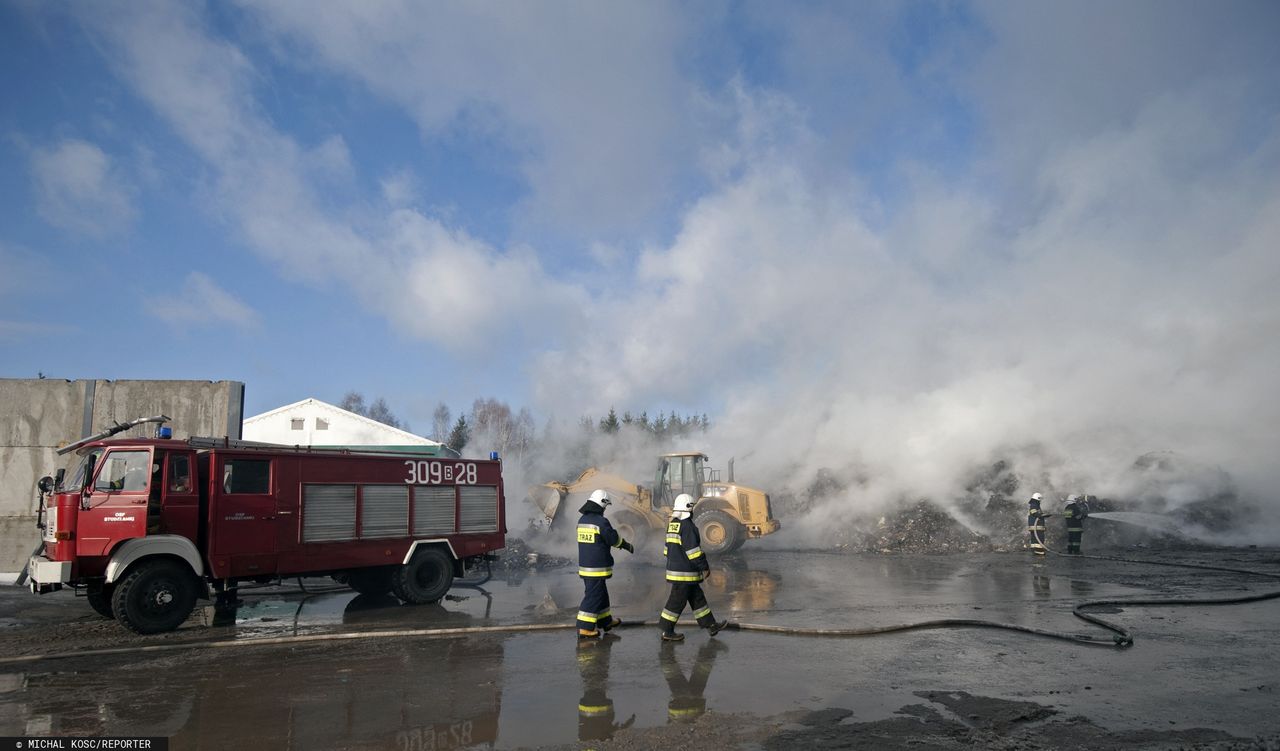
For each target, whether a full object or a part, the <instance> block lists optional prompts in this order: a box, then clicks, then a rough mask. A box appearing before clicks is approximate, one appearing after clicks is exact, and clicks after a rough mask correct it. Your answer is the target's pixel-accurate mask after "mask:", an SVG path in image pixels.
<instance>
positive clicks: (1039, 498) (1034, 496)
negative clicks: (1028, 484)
mask: <svg viewBox="0 0 1280 751" xmlns="http://www.w3.org/2000/svg"><path fill="white" fill-rule="evenodd" d="M1042 498H1044V496H1042V495H1040V494H1039V493H1032V494H1031V500H1033V501H1038V500H1041V499H1042Z"/></svg>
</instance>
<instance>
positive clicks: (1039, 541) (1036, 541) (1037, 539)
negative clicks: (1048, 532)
mask: <svg viewBox="0 0 1280 751" xmlns="http://www.w3.org/2000/svg"><path fill="white" fill-rule="evenodd" d="M1027 531H1028V532H1030V534H1031V544H1030V547H1031V552H1032V553H1033V554H1035V555H1044V554H1045V547H1044V527H1031V528H1030V529H1028V530H1027Z"/></svg>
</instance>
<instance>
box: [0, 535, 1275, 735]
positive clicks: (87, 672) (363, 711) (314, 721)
mask: <svg viewBox="0 0 1280 751" xmlns="http://www.w3.org/2000/svg"><path fill="white" fill-rule="evenodd" d="M1108 552H1113V553H1123V554H1124V555H1127V556H1130V557H1139V558H1140V557H1146V558H1151V559H1153V560H1160V559H1163V560H1170V561H1181V562H1203V563H1208V564H1211V565H1222V566H1228V567H1235V568H1248V569H1255V570H1264V571H1271V572H1275V573H1280V551H1277V550H1256V549H1251V550H1239V549H1230V550H1212V551H1206V550H1196V551H1194V552H1192V551H1187V552H1183V553H1179V552H1177V551H1160V552H1152V551H1132V550H1130V551H1108ZM714 563H715V573H714V575H713V577H712V579H711V580H710V581H709V582H708V584H707V587H706V589H707V594H708V598H709V600H710V602H711V605H712V607H713V608H714V609H715V612H716V614H717V616H718V617H727V618H728V619H729V620H731V621H736V622H739V623H759V624H773V625H788V626H797V627H804V628H812V627H818V628H823V627H826V628H856V627H864V626H877V625H888V624H895V623H906V622H914V621H922V620H930V619H937V618H948V617H958V618H986V619H991V620H996V621H1004V622H1011V623H1020V624H1026V625H1031V626H1036V627H1040V628H1047V629H1054V630H1060V631H1064V632H1070V633H1103V632H1100V631H1098V630H1097V629H1095V628H1094V627H1092V626H1090V625H1088V624H1086V623H1084V622H1083V621H1080V620H1079V619H1076V618H1074V617H1073V616H1072V615H1071V607H1072V604H1073V603H1075V602H1078V601H1080V600H1082V599H1098V598H1111V597H1118V598H1125V597H1132V598H1139V597H1151V596H1153V595H1156V596H1173V597H1194V596H1211V597H1228V596H1232V595H1244V594H1248V593H1251V592H1262V591H1268V590H1275V589H1280V581H1277V580H1267V579H1257V578H1250V577H1242V576H1236V575H1232V574H1219V573H1211V572H1202V571H1194V570H1189V569H1178V568H1162V567H1158V566H1153V565H1142V564H1130V563H1116V562H1108V561H1096V560H1083V559H1071V558H1065V557H1050V558H1048V559H1046V560H1043V561H1033V560H1030V559H1029V558H1028V556H1026V555H1025V554H1015V553H1009V554H963V555H946V556H926V555H900V556H861V555H839V554H830V553H820V552H797V551H766V550H755V549H751V548H748V549H747V550H746V551H745V552H744V553H743V554H740V555H735V556H732V557H729V558H726V559H724V560H721V561H716V562H714ZM617 570H618V572H619V573H618V575H616V576H615V577H614V579H613V580H612V581H611V583H610V592H611V594H612V597H613V601H614V613H615V615H618V616H620V617H622V618H623V619H627V620H635V621H638V620H648V621H652V620H654V619H655V618H656V615H657V613H658V611H659V610H660V609H661V607H662V603H663V600H664V599H665V596H666V585H665V584H664V583H663V582H662V571H661V565H660V562H659V561H658V560H638V559H624V560H622V561H620V562H619V565H618V567H617ZM306 585H307V587H308V589H311V590H313V593H312V594H307V593H303V592H299V591H297V589H296V587H295V588H264V589H259V590H256V591H252V592H246V593H245V596H244V598H243V599H244V604H243V606H242V607H240V608H239V609H238V610H237V611H236V612H235V613H234V614H231V615H230V617H228V616H227V614H222V615H218V616H215V614H214V613H213V612H212V609H208V610H205V611H200V612H198V613H197V615H196V616H195V617H193V618H192V619H191V620H190V621H189V622H188V623H187V624H186V625H185V626H184V627H183V628H181V629H179V630H178V631H177V632H174V633H172V634H166V635H163V636H159V637H138V636H132V635H127V634H124V633H123V632H122V631H121V629H120V627H119V626H118V625H117V624H115V623H114V622H113V621H107V620H103V619H100V618H98V617H97V616H96V615H94V614H93V612H92V611H91V610H90V609H89V607H88V605H87V604H86V603H85V602H84V600H82V599H78V598H75V597H73V596H72V595H71V594H70V593H66V592H62V593H56V594H52V595H46V596H43V597H37V596H35V595H31V594H29V593H27V592H26V591H25V590H21V589H18V588H16V587H3V588H0V659H3V658H5V657H15V656H23V655H28V656H30V655H50V654H66V653H72V652H79V651H83V650H92V649H102V648H118V647H132V646H149V645H156V644H190V645H192V646H191V648H183V649H175V650H168V651H153V652H141V653H132V654H115V655H101V656H83V655H81V656H74V657H64V658H59V659H41V660H36V661H28V662H5V663H0V736H14V735H29V736H47V735H77V736H165V737H168V738H169V739H170V748H175V749H222V748H227V749H231V748H237V749H239V748H287V749H318V748H349V749H403V750H405V751H411V750H415V749H416V750H421V751H428V750H434V749H454V748H472V747H475V748H529V747H539V748H564V749H582V748H602V749H647V748H664V749H671V748H680V747H685V746H689V747H693V748H744V749H798V748H805V749H837V748H871V749H961V748H993V749H1041V748H1046V749H1047V748H1068V749H1131V748H1134V749H1136V748H1142V749H1147V748H1159V749H1164V748H1196V749H1251V748H1265V749H1280V692H1277V687H1278V686H1280V658H1278V657H1277V655H1276V649H1277V647H1278V646H1280V600H1270V601H1265V602H1259V603H1253V604H1243V605H1231V606H1183V607H1143V608H1127V609H1123V610H1121V609H1114V610H1115V612H1112V613H1110V614H1108V615H1105V616H1104V617H1107V618H1110V619H1114V620H1115V621H1117V622H1120V623H1123V624H1124V625H1126V626H1128V627H1130V628H1132V629H1133V631H1134V634H1135V637H1136V643H1135V644H1134V646H1133V647H1131V648H1127V649H1119V648H1115V647H1096V646H1087V645H1082V644H1077V643H1072V642H1068V641H1059V640H1054V639H1049V638H1044V637H1037V636H1032V635H1026V634H1020V633H1015V632H1009V631H998V630H989V629H972V628H965V629H959V628H957V629H943V630H927V631H914V632H907V633H899V634H891V635H883V636H875V637H864V638H819V637H796V636H782V635H773V634H764V633H752V632H745V631H726V632H724V633H722V634H720V635H719V636H717V637H714V638H711V637H708V636H707V634H706V633H705V632H702V631H699V630H698V629H696V628H694V627H692V626H689V625H684V624H682V626H681V628H682V630H684V631H685V632H686V633H687V635H688V638H687V640H686V641H685V642H684V643H681V644H674V645H672V644H663V643H661V642H660V641H659V639H658V634H657V630H656V628H653V627H628V628H623V629H620V630H619V632H618V635H617V636H615V637H610V638H608V639H606V640H603V641H593V642H586V643H579V642H578V641H577V640H576V639H575V637H574V634H573V632H572V631H570V630H563V631H549V632H536V633H512V634H490V635H481V636H459V637H450V638H423V637H412V638H404V637H401V638H388V637H376V638H366V639H358V640H343V641H322V642H312V643H298V644H289V643H286V644H283V645H276V646H265V645H245V646H241V647H234V648H206V647H200V646H198V645H199V644H202V643H207V642H211V641H227V640H242V641H245V642H248V641H250V640H252V639H254V638H262V637H281V636H292V635H306V634H328V633H347V632H359V631H365V632H367V631H380V630H386V629H407V628H434V627H467V626H494V625H508V624H524V623H538V624H556V623H563V624H568V623H569V622H570V621H571V620H572V618H573V614H574V613H575V612H576V610H577V604H578V599H579V597H580V596H581V584H580V582H579V580H578V579H577V577H576V575H575V572H574V571H573V569H570V568H552V569H544V570H537V571H528V572H520V571H515V572H506V573H504V574H503V577H502V578H495V579H493V580H491V581H489V582H488V583H486V584H485V585H484V586H483V588H481V589H474V588H464V587H457V588H455V589H454V590H453V591H452V592H451V593H450V596H449V598H448V599H447V600H445V601H443V602H442V603H441V604H440V605H438V606H425V607H407V606H402V605H400V604H398V603H397V602H396V601H395V600H394V599H390V598H383V597H367V596H363V595H361V596H357V595H355V594H354V593H352V592H350V591H348V590H337V591H332V587H331V586H329V585H331V583H327V582H326V581H323V580H308V581H307V582H306ZM326 588H328V589H330V590H331V591H318V590H322V589H326Z"/></svg>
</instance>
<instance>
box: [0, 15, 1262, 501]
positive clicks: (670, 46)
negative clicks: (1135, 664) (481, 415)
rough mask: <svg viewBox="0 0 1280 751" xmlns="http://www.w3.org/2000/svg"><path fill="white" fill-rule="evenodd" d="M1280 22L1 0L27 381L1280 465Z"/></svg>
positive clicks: (0, 82)
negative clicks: (704, 421) (1161, 451)
mask: <svg viewBox="0 0 1280 751" xmlns="http://www.w3.org/2000/svg"><path fill="white" fill-rule="evenodd" d="M1277 32H1280V9H1278V8H1277V6H1276V4H1275V3H1270V2H1242V1H1239V2H1227V3H1220V4H1213V5H1212V6H1210V5H1207V4H1203V3H1195V2H1173V3H1170V2H1129V3H1124V4H1120V5H1116V4H1113V3H1103V2H1086V3H1071V4H1061V3H1059V4H1049V3H1034V2H1033V3H1001V2H991V3H987V2H976V3H965V2H907V3H855V4H849V3H821V2H807V3H799V4H785V5H780V4H776V3H767V2H723V3H714V2H713V3H686V4H667V3H644V4H634V3H551V4H538V5H530V4H514V3H511V4H503V3H485V4H481V3H477V4H466V5H462V6H455V5H434V4H425V5H419V4H414V3H399V2H384V3H360V4H350V5H339V4H321V5H316V4H314V3H309V2H301V0H297V1H283V0H282V1H281V2H275V3H271V4H265V5H264V4H251V3H243V2H232V3H213V4H205V3H164V2H132V3H93V4H72V3H36V2H14V1H12V0H9V1H6V2H0V163H3V165H4V169H3V170H0V375H2V376H4V377H33V376H35V374H36V373H37V372H43V373H45V374H46V375H48V376H51V377H64V378H87V377H97V378H207V379H222V378H228V379H236V380H241V381H244V382H245V383H246V386H247V397H246V401H247V404H246V408H247V410H248V411H249V412H250V413H255V412H259V411H265V410H268V409H271V408H274V407H276V406H279V405H281V404H284V403H288V402H291V401H295V400H298V399H302V398H305V397H309V396H314V397H317V398H320V399H325V400H329V401H336V400H338V399H339V398H340V397H341V396H342V394H343V393H344V392H345V391H347V390H351V389H356V390H360V391H362V392H364V393H365V394H366V395H368V396H370V397H373V396H383V397H385V398H386V399H387V400H388V402H389V403H390V404H391V406H392V408H393V409H394V410H395V411H396V412H397V413H398V414H400V415H401V416H402V417H403V418H405V419H407V420H408V421H409V422H410V423H411V424H412V426H413V427H414V428H416V429H419V430H426V429H427V428H428V426H429V425H430V415H431V410H432V409H433V407H434V406H435V405H436V404H437V403H438V402H440V401H443V402H445V403H446V404H448V405H449V406H450V407H452V408H453V409H454V411H455V414H456V413H457V412H458V411H460V410H462V409H465V408H466V407H467V406H468V405H469V404H470V402H471V400H472V399H475V398H478V397H496V398H499V399H503V400H506V401H508V402H510V403H511V404H512V405H513V406H517V407H518V406H526V405H527V406H530V407H531V408H533V409H534V411H535V413H536V414H538V415H539V417H540V418H542V419H545V418H548V417H555V418H559V419H566V420H569V421H573V420H576V418H577V416H579V415H581V414H585V413H589V414H596V415H599V414H603V413H604V412H605V411H607V410H608V408H609V407H610V406H614V407H616V408H617V409H618V410H619V411H622V410H627V409H630V410H635V411H639V410H640V409H648V410H650V411H651V412H653V411H657V410H659V409H667V410H670V409H675V410H678V411H682V412H708V413H710V414H711V415H712V416H713V417H714V418H715V419H716V422H717V425H718V426H719V427H720V430H721V431H722V432H721V433H720V434H719V436H718V437H717V440H720V441H722V442H724V443H725V444H726V445H728V446H731V447H734V448H737V447H743V446H749V445H750V443H751V442H752V441H754V440H757V436H759V435H760V434H761V433H770V434H782V435H785V436H786V437H787V440H786V443H787V444H788V445H790V446H794V453H793V454H789V455H787V456H784V457H779V458H778V459H777V461H778V463H779V465H780V466H782V465H788V466H790V465H795V464H797V463H799V464H801V465H808V464H811V463H812V464H816V465H818V466H831V465H837V466H856V465H861V464H867V463H871V464H875V465H877V466H883V467H887V468H890V469H889V470H887V471H886V474H887V476H895V477H897V478H898V480H897V481H898V482H899V484H900V483H901V481H902V480H903V477H905V476H906V475H911V476H912V477H913V479H912V482H917V481H918V482H920V483H922V484H923V485H925V486H928V485H930V484H931V483H932V484H933V485H938V484H946V483H948V482H951V481H952V480H954V477H955V476H956V473H957V472H958V471H959V469H958V468H960V467H967V466H971V465H972V464H973V463H974V462H980V461H983V460H985V458H987V457H989V456H990V455H992V453H993V452H999V451H1006V450H1009V449H1008V447H1009V446H1026V445H1030V444H1035V443H1041V444H1042V443H1044V442H1045V441H1046V440H1049V439H1046V437H1045V436H1046V434H1051V435H1052V436H1053V438H1052V440H1050V443H1052V444H1053V446H1054V447H1055V451H1056V452H1057V455H1058V456H1059V457H1060V458H1061V461H1060V462H1059V463H1058V464H1057V465H1055V467H1059V469H1054V470H1053V471H1062V472H1066V473H1070V472H1082V473H1086V474H1089V475H1090V476H1101V475H1102V474H1105V472H1106V471H1107V468H1108V467H1109V466H1110V465H1111V464H1115V463H1117V462H1120V463H1122V462H1123V461H1124V460H1122V459H1115V458H1113V457H1128V456H1132V455H1133V453H1134V452H1137V453H1141V451H1143V450H1150V447H1151V446H1152V445H1154V444H1157V443H1159V444H1161V445H1164V444H1171V445H1173V446H1175V447H1176V448H1178V449H1179V450H1183V451H1186V452H1188V453H1192V454H1194V455H1196V456H1200V457H1202V458H1204V459H1205V460H1206V461H1209V462H1216V463H1224V462H1225V463H1228V464H1230V463H1231V462H1233V461H1234V462H1237V463H1238V464H1239V466H1238V467H1236V470H1237V472H1238V473H1239V474H1240V476H1242V477H1248V478H1253V480H1250V481H1256V482H1258V483H1259V484H1261V483H1262V481H1263V479H1269V478H1270V474H1269V472H1271V470H1268V469H1266V465H1267V464H1268V461H1267V460H1264V458H1263V454H1264V453H1266V452H1262V451H1260V450H1259V449H1258V448H1257V447H1258V446H1270V447H1272V448H1274V447H1275V446H1276V445H1277V444H1278V443H1280V441H1277V440H1276V439H1277V436H1276V432H1275V428H1274V426H1275V425H1276V424H1280V419H1276V418H1280V414H1276V413H1275V410H1276V409H1277V408H1276V407H1274V406H1271V407H1267V408H1263V409H1262V411H1261V412H1259V406H1258V405H1259V404H1261V403H1263V402H1264V401H1265V402H1268V403H1270V402H1274V401H1275V400H1274V399H1271V398H1270V396H1269V393H1270V389H1271V386H1270V383H1271V381H1272V380H1273V375H1274V372H1275V368H1276V366H1277V365H1280V352H1277V344H1276V342H1275V339H1276V337H1275V336H1274V328H1273V325H1274V324H1275V323H1276V322H1277V320H1280V312H1278V311H1277V303H1276V302H1275V298H1276V297H1277V296H1276V295H1274V293H1273V291H1272V288H1271V287H1270V286H1268V283H1273V282H1275V281H1276V280H1277V277H1276V274H1277V264H1276V256H1277V253H1276V252H1275V247H1276V244H1277V238H1276V234H1275V233H1276V220H1275V218H1274V217H1275V215H1276V213H1277V207H1280V200H1278V199H1277V196H1278V195H1280V185H1278V184H1277V183H1278V181H1277V178H1276V175H1277V174H1280V170H1278V169H1277V167H1278V166H1280V164H1277V162H1278V161H1280V135H1278V126H1277V122H1280V85H1278V84H1280V78H1278V76H1277V73H1276V71H1277V70H1280V53H1278V52H1277V45H1275V44H1274V40H1275V38H1276V36H1277ZM1085 363H1088V364H1089V365H1090V367H1087V368H1086V367H1085V366H1084V364H1085ZM1224 395H1225V396H1224ZM1211 401H1212V402H1214V408H1212V409H1210V408H1209V407H1208V406H1206V405H1207V404H1209V403H1210V402H1211ZM1268 410H1270V411H1268ZM925 456H928V457H939V456H942V457H946V460H945V461H939V462H936V463H937V464H938V468H937V471H936V475H937V476H936V477H934V476H932V474H930V473H926V475H927V476H924V477H918V476H917V474H918V473H914V472H910V471H908V470H907V469H906V468H907V467H912V466H917V465H918V463H919V461H920V458H921V457H925ZM1227 457H1235V459H1230V460H1228V459H1227ZM1108 462H1110V464H1109V463H1108ZM788 463H790V464H788Z"/></svg>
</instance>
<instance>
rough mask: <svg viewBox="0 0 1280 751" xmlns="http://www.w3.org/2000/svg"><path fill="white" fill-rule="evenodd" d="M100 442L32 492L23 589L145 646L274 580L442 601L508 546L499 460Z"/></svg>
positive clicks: (82, 446) (198, 442)
mask: <svg viewBox="0 0 1280 751" xmlns="http://www.w3.org/2000/svg"><path fill="white" fill-rule="evenodd" d="M161 419H162V416H161V417H158V418H144V419H143V420H136V421H134V422H132V423H129V424H128V425H129V426H132V425H136V424H139V423H142V422H160V421H161ZM118 427H120V428H123V427H124V426H118ZM101 435H102V434H100V436H94V437H93V438H89V439H86V440H84V441H81V442H79V443H77V444H73V445H72V446H70V447H67V449H64V450H63V451H67V450H69V449H75V450H76V452H77V454H78V455H79V457H80V461H79V463H78V465H77V466H76V468H75V469H74V470H73V471H71V472H70V473H69V474H67V473H64V472H63V471H62V470H59V471H58V473H57V479H56V480H55V479H54V478H50V477H45V478H43V479H42V480H41V481H40V494H41V508H42V511H43V513H42V514H41V520H40V522H39V524H40V527H41V529H42V532H43V540H42V544H41V546H40V547H39V548H37V549H36V552H35V554H34V555H33V556H32V558H31V560H30V563H29V565H28V575H29V577H30V588H31V590H32V591H33V592H37V593H42V594H43V593H45V592H52V591H54V590H57V589H61V588H62V587H63V586H71V587H74V588H75V589H76V590H77V592H80V591H83V592H84V594H85V595H86V596H87V599H88V601H89V604H90V605H91V606H92V607H93V609H94V610H96V611H97V612H99V613H101V614H102V615H104V616H107V617H115V618H116V619H117V620H119V621H120V623H121V624H123V625H124V626H125V627H126V628H129V629H131V630H133V631H135V632H138V633H157V632H160V631H169V630H172V629H174V628H177V627H178V626H179V625H180V624H182V622H183V621H185V620H186V619H187V617H188V616H189V615H190V614H191V611H192V609H193V608H194V607H195V603H196V600H197V599H198V598H208V597H210V596H211V594H221V595H223V596H225V595H226V594H227V593H230V594H231V597H232V598H234V591H235V588H236V586H237V585H238V584H239V583H240V582H242V581H255V582H269V581H273V580H276V579H278V578H280V577H296V576H304V575H305V576H324V575H328V576H333V577H334V578H336V579H338V580H339V581H344V582H346V583H348V584H349V585H350V586H351V587H352V588H353V589H355V590H357V591H359V592H362V593H376V594H385V593H387V592H393V593H395V595H396V596H397V597H399V598H400V599H402V600H404V601H406V602H410V603H428V602H436V601H438V600H439V599H440V598H441V597H443V596H444V595H445V593H446V592H448V590H449V588H450V586H452V584H453V579H454V577H455V576H463V575H464V573H465V570H466V569H469V568H472V567H474V566H476V565H477V564H478V563H480V562H481V561H484V560H486V559H488V560H492V558H493V557H494V554H495V553H496V552H497V551H499V550H501V549H502V548H503V547H504V545H505V542H504V540H505V537H504V536H505V533H506V502H505V495H504V492H503V486H502V464H501V461H499V460H498V458H497V456H496V454H495V455H492V458H491V459H489V460H472V459H466V460H464V459H459V458H448V457H430V458H423V457H414V456H411V455H405V454H378V453H375V452H365V451H350V450H336V451H335V450H317V449H308V448H305V447H288V446H276V445H270V444H255V443H250V442H246V441H234V440H227V439H216V438H189V439H186V440H174V439H169V438H123V439H106V438H102V437H101ZM46 495H48V502H47V503H46V502H45V496H46ZM211 590H212V592H211Z"/></svg>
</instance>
